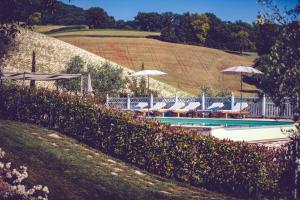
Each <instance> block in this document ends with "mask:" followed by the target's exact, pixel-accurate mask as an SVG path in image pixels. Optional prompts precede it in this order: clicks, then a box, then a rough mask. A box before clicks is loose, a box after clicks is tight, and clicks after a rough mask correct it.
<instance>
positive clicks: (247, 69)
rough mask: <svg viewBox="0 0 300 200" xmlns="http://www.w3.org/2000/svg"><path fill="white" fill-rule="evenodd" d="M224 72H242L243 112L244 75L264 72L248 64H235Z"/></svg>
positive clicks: (223, 71)
mask: <svg viewBox="0 0 300 200" xmlns="http://www.w3.org/2000/svg"><path fill="white" fill-rule="evenodd" d="M221 72H222V73H224V74H240V76H241V103H240V105H241V107H240V112H242V102H243V75H252V74H263V73H262V72H261V71H259V70H258V69H255V68H253V67H247V66H235V67H229V68H226V69H224V70H222V71H221Z"/></svg>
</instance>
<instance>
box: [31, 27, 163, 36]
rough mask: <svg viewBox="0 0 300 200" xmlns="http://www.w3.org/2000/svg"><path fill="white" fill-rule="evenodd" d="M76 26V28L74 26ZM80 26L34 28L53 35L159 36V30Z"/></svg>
mask: <svg viewBox="0 0 300 200" xmlns="http://www.w3.org/2000/svg"><path fill="white" fill-rule="evenodd" d="M72 27H74V28H72ZM76 27H78V26H64V27H59V26H35V27H34V30H35V31H37V32H40V33H45V34H47V35H50V36H53V37H57V38H60V37H76V36H77V37H126V38H145V37H149V36H159V35H160V33H159V32H147V31H137V30H118V29H89V30H83V29H79V28H76Z"/></svg>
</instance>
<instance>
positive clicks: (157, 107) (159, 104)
mask: <svg viewBox="0 0 300 200" xmlns="http://www.w3.org/2000/svg"><path fill="white" fill-rule="evenodd" d="M166 105H167V104H166V103H165V102H157V103H156V104H155V105H154V106H153V107H152V108H149V109H148V108H143V109H139V110H137V111H139V112H141V113H144V114H146V113H148V112H156V111H159V110H160V109H162V108H164V107H165V106H166Z"/></svg>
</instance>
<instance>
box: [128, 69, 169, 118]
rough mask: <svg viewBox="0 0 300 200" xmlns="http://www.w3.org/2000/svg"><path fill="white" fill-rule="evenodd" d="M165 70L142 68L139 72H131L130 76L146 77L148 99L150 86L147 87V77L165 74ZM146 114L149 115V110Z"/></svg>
mask: <svg viewBox="0 0 300 200" xmlns="http://www.w3.org/2000/svg"><path fill="white" fill-rule="evenodd" d="M165 74H166V73H165V72H162V71H159V70H142V71H139V72H135V73H133V74H131V75H130V76H132V77H145V76H147V77H148V95H149V101H150V87H149V77H150V76H161V75H165ZM149 105H150V104H149ZM148 111H149V106H148ZM148 116H149V112H148Z"/></svg>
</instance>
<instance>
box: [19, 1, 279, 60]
mask: <svg viewBox="0 0 300 200" xmlns="http://www.w3.org/2000/svg"><path fill="white" fill-rule="evenodd" d="M42 1H43V0H31V3H28V0H18V1H17V2H18V6H17V9H16V14H17V15H18V16H19V20H20V21H26V22H28V23H29V24H32V25H34V24H44V25H46V24H53V25H88V26H89V27H90V28H114V29H124V30H141V31H156V32H161V36H160V37H159V39H161V40H164V41H168V42H175V43H183V44H193V45H201V46H206V47H211V48H218V49H224V50H229V51H238V52H240V53H242V52H243V51H256V52H258V54H259V55H264V54H268V53H269V50H270V47H271V46H272V44H273V43H274V39H275V38H276V37H277V35H278V32H279V25H276V24H273V23H271V22H269V23H268V22H264V23H257V22H254V23H252V24H249V23H246V22H242V21H236V22H229V21H223V20H221V19H220V18H218V17H217V16H216V15H214V14H213V13H202V14H198V13H188V12H187V13H183V14H176V13H172V12H166V13H157V12H149V13H145V12H139V13H137V15H136V16H135V18H134V20H131V21H124V20H115V19H114V17H113V16H109V14H108V13H107V12H106V11H105V10H103V9H102V8H100V7H93V8H89V9H87V10H84V9H82V8H79V7H76V6H74V5H68V4H64V3H62V2H59V1H55V9H54V10H53V11H52V12H44V10H43V6H42V3H41V2H42Z"/></svg>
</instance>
